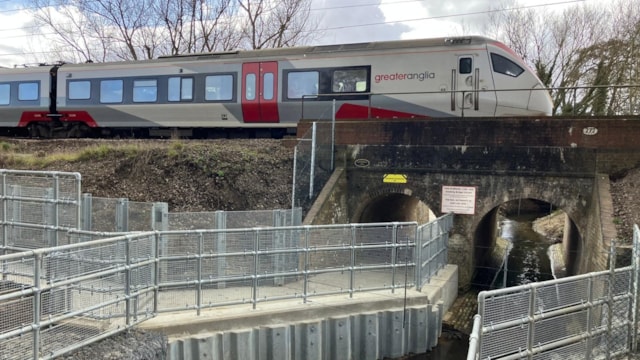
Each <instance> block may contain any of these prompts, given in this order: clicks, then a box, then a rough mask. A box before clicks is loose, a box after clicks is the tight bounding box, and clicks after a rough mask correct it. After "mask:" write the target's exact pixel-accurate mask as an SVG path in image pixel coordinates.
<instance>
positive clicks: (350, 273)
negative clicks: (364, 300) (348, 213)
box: [349, 224, 358, 298]
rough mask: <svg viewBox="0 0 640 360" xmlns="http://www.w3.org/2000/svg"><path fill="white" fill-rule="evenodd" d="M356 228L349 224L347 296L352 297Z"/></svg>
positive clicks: (354, 281)
mask: <svg viewBox="0 0 640 360" xmlns="http://www.w3.org/2000/svg"><path fill="white" fill-rule="evenodd" d="M357 232H358V229H357V228H356V225H355V224H351V244H350V245H351V246H350V247H351V252H350V253H351V259H350V260H349V298H353V292H354V288H353V287H354V286H355V285H354V284H355V283H356V279H355V276H356V274H355V267H356V235H357Z"/></svg>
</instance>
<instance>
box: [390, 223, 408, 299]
mask: <svg viewBox="0 0 640 360" xmlns="http://www.w3.org/2000/svg"><path fill="white" fill-rule="evenodd" d="M392 229H393V234H391V244H392V247H391V293H392V294H395V290H396V264H397V263H398V262H397V259H396V258H397V257H398V248H397V246H398V224H397V223H393V227H392ZM405 288H406V284H405Z"/></svg>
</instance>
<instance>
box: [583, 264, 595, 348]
mask: <svg viewBox="0 0 640 360" xmlns="http://www.w3.org/2000/svg"><path fill="white" fill-rule="evenodd" d="M587 301H588V303H589V304H593V276H590V277H589V281H587ZM593 315H594V314H593V306H589V307H587V335H588V336H587V339H586V341H587V345H586V347H587V351H586V356H585V360H590V359H591V354H592V353H593V336H592V330H593V325H594V324H593V320H594V318H593V317H594V316H593Z"/></svg>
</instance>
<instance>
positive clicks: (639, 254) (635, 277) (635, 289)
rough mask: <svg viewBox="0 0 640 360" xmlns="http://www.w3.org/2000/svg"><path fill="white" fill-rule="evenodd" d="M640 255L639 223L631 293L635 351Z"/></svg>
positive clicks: (635, 348)
mask: <svg viewBox="0 0 640 360" xmlns="http://www.w3.org/2000/svg"><path fill="white" fill-rule="evenodd" d="M639 257H640V230H639V229H638V225H637V224H635V225H633V256H632V258H631V264H632V265H633V267H632V269H633V270H632V271H633V289H632V291H633V293H632V294H631V298H632V299H633V302H632V307H631V321H632V326H631V351H632V352H633V353H635V352H636V351H638V296H640V292H639V291H638V278H639V277H640V276H639V275H640V274H638V271H640V268H639V266H638V265H639V261H638V260H639Z"/></svg>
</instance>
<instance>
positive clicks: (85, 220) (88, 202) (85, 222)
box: [80, 194, 93, 231]
mask: <svg viewBox="0 0 640 360" xmlns="http://www.w3.org/2000/svg"><path fill="white" fill-rule="evenodd" d="M81 209H82V212H81V215H80V229H81V230H84V231H91V229H93V219H92V218H91V214H93V196H92V195H91V194H82V205H81Z"/></svg>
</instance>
